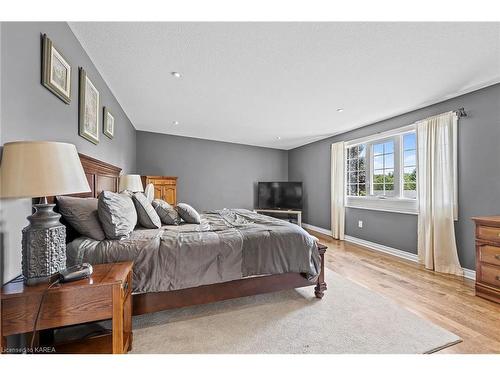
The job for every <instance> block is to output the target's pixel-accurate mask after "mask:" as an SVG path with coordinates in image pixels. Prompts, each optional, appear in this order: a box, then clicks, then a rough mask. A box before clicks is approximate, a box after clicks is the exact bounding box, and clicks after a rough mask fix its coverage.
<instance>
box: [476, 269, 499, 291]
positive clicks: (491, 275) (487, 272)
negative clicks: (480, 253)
mask: <svg viewBox="0 0 500 375" xmlns="http://www.w3.org/2000/svg"><path fill="white" fill-rule="evenodd" d="M480 268H481V283H483V284H490V285H493V286H495V287H497V288H500V267H495V266H488V265H485V264H481V266H480Z"/></svg>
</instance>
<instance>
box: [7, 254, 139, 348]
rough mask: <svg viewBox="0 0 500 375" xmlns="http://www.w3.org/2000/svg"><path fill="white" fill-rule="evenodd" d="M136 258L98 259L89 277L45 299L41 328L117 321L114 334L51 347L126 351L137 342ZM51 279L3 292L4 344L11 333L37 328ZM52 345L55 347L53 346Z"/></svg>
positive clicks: (53, 290) (57, 289) (58, 288)
mask: <svg viewBox="0 0 500 375" xmlns="http://www.w3.org/2000/svg"><path fill="white" fill-rule="evenodd" d="M132 265H133V263H132V262H123V263H108V264H98V265H95V266H93V268H94V272H93V273H92V275H91V277H90V278H88V279H83V280H78V281H73V282H69V283H65V284H58V285H56V286H54V287H53V288H51V289H50V290H49V291H48V293H47V295H46V297H45V300H44V302H43V306H42V310H41V312H40V318H39V320H38V324H37V329H38V330H39V331H42V330H50V329H54V328H61V327H66V326H72V325H77V324H82V323H88V322H95V321H102V320H106V319H111V320H112V333H110V334H104V335H98V336H96V337H92V338H87V339H79V340H74V341H69V342H66V343H58V344H54V345H53V346H52V347H51V346H50V343H47V344H45V343H44V344H43V346H44V347H45V348H46V349H45V350H46V352H49V353H50V352H56V353H113V354H114V353H116V354H118V353H126V352H128V351H129V350H130V348H131V345H132V295H131V291H132ZM46 288H47V285H46V284H41V285H35V286H26V285H24V284H23V283H22V281H18V282H9V283H7V284H5V285H4V286H3V287H2V294H1V302H2V304H1V313H2V321H1V330H0V332H1V336H2V340H1V347H0V352H8V351H6V350H5V349H4V348H5V345H6V336H9V335H14V334H21V333H31V332H32V330H33V323H34V319H35V316H36V312H37V310H38V306H39V303H40V299H41V296H42V294H43V292H44V290H45V289H46ZM47 347H48V348H49V349H51V350H47Z"/></svg>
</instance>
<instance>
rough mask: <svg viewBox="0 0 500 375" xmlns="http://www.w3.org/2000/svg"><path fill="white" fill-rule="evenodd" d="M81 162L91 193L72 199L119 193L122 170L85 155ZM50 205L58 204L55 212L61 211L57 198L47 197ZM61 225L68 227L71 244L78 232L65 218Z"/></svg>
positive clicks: (68, 237) (81, 155) (62, 219)
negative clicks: (104, 193) (105, 191)
mask: <svg viewBox="0 0 500 375" xmlns="http://www.w3.org/2000/svg"><path fill="white" fill-rule="evenodd" d="M78 156H80V162H81V163H82V166H83V171H84V172H85V176H86V177H87V181H88V182H89V186H90V190H91V191H90V193H82V194H69V196H71V197H81V198H97V197H98V195H99V194H101V192H102V191H103V190H107V191H112V192H117V191H118V178H119V176H120V172H121V168H118V167H115V166H114V165H111V164H108V163H105V162H103V161H100V160H97V159H94V158H91V157H90V156H87V155H84V154H80V153H79V154H78ZM47 200H48V201H49V202H50V203H56V208H55V211H59V209H58V207H57V201H56V199H55V197H47ZM61 223H63V224H64V225H65V226H66V243H68V242H71V241H72V240H73V239H75V238H76V237H78V236H79V234H78V232H77V231H76V230H75V229H74V228H73V227H72V226H71V225H69V223H67V222H66V221H65V220H64V218H61Z"/></svg>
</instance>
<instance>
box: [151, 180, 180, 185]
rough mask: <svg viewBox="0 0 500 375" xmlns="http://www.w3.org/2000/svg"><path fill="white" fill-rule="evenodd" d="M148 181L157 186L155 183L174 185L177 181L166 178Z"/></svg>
mask: <svg viewBox="0 0 500 375" xmlns="http://www.w3.org/2000/svg"><path fill="white" fill-rule="evenodd" d="M148 182H149V183H151V184H153V185H155V186H157V185H175V184H176V183H177V181H175V180H167V179H164V180H149V181H148Z"/></svg>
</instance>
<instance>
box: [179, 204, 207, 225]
mask: <svg viewBox="0 0 500 375" xmlns="http://www.w3.org/2000/svg"><path fill="white" fill-rule="evenodd" d="M177 212H178V213H179V216H180V217H181V218H182V220H184V221H185V222H186V223H190V224H200V221H201V217H200V214H199V213H198V212H197V211H196V210H195V209H194V208H193V207H191V206H190V205H189V204H187V203H179V204H178V205H177Z"/></svg>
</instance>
